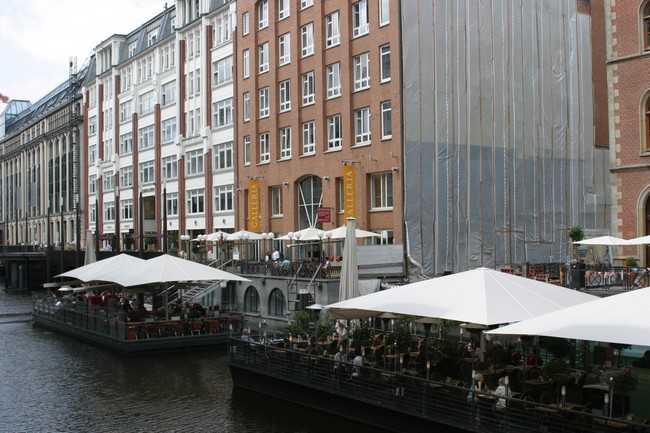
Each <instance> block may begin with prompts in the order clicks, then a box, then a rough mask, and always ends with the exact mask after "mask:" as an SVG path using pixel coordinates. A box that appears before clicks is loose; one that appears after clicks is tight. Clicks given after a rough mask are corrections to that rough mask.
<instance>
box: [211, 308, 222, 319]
mask: <svg viewBox="0 0 650 433" xmlns="http://www.w3.org/2000/svg"><path fill="white" fill-rule="evenodd" d="M220 317H221V309H220V307H219V306H218V305H215V306H214V308H213V309H212V318H213V319H219V318H220Z"/></svg>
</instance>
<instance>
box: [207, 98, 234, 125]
mask: <svg viewBox="0 0 650 433" xmlns="http://www.w3.org/2000/svg"><path fill="white" fill-rule="evenodd" d="M233 113H234V109H233V101H232V98H227V99H223V100H221V101H217V102H213V103H212V116H213V118H212V127H213V128H223V127H225V126H230V125H232V124H233Z"/></svg>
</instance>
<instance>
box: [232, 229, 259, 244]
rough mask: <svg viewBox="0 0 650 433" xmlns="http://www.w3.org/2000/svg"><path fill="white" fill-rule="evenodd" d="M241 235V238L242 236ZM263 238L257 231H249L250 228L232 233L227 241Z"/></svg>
mask: <svg viewBox="0 0 650 433" xmlns="http://www.w3.org/2000/svg"><path fill="white" fill-rule="evenodd" d="M240 235H241V238H240ZM261 239H263V238H262V235H261V234H259V233H255V232H249V231H248V230H239V231H238V232H235V233H231V234H229V235H228V239H226V242H237V241H241V240H245V241H259V240H261Z"/></svg>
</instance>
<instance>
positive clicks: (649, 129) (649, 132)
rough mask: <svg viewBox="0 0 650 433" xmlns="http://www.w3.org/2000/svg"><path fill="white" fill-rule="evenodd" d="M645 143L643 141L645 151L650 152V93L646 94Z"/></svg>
mask: <svg viewBox="0 0 650 433" xmlns="http://www.w3.org/2000/svg"><path fill="white" fill-rule="evenodd" d="M644 127H645V143H643V149H642V151H643V152H650V95H648V96H646V102H645V125H644Z"/></svg>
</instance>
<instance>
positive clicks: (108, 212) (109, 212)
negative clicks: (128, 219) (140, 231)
mask: <svg viewBox="0 0 650 433" xmlns="http://www.w3.org/2000/svg"><path fill="white" fill-rule="evenodd" d="M109 221H115V202H112V201H109V202H107V203H104V222H109Z"/></svg>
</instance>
